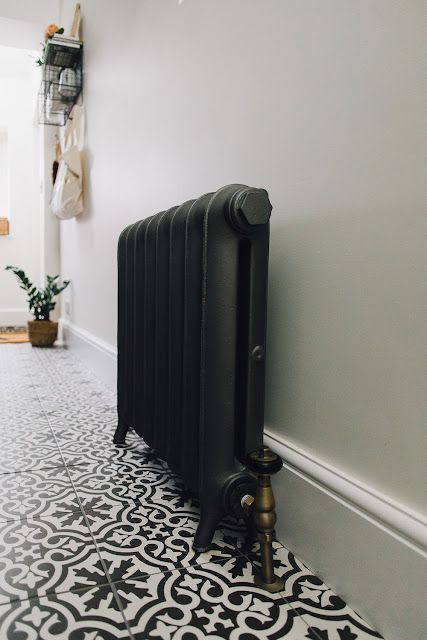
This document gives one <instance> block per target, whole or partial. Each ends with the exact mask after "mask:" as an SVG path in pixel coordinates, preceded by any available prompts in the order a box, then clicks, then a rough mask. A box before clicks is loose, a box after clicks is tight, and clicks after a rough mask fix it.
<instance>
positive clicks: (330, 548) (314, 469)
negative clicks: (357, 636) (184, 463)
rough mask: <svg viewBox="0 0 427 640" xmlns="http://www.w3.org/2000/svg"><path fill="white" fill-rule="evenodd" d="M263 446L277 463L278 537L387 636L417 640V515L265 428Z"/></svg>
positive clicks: (420, 532)
mask: <svg viewBox="0 0 427 640" xmlns="http://www.w3.org/2000/svg"><path fill="white" fill-rule="evenodd" d="M265 443H266V444H267V445H268V446H269V447H271V448H272V449H273V450H274V451H276V452H277V453H278V454H279V455H280V456H281V457H282V458H283V460H284V469H283V471H281V472H280V474H279V475H278V476H277V477H276V478H275V479H274V480H275V481H274V488H275V494H276V503H277V516H278V520H277V527H276V531H277V536H278V539H279V540H280V541H281V542H282V543H283V544H284V545H285V546H286V547H288V548H289V549H290V550H291V551H293V552H294V553H295V554H296V555H297V556H298V557H300V558H301V559H302V560H303V562H305V564H307V566H309V567H310V568H311V569H312V570H313V571H314V572H315V573H316V574H317V575H319V576H320V577H321V578H322V579H323V580H324V581H325V582H326V584H329V585H330V586H331V588H332V589H333V590H334V591H335V592H336V593H338V594H339V595H340V596H341V597H342V598H343V599H344V600H345V601H346V602H348V604H349V605H350V606H351V607H352V608H353V609H355V610H356V611H358V612H359V613H360V614H361V615H362V616H363V617H364V618H365V619H366V620H367V621H368V622H370V623H371V624H372V626H373V627H374V628H376V629H377V630H378V631H379V632H380V633H381V634H382V635H383V636H384V637H385V638H386V639H387V640H409V638H410V639H411V640H424V639H425V628H426V620H425V616H424V611H425V602H424V600H425V593H427V561H426V547H425V541H426V536H427V526H426V519H425V517H424V516H423V515H421V514H419V513H416V512H415V511H413V510H411V509H409V508H407V507H406V506H405V505H402V504H400V503H398V502H397V501H395V500H393V499H392V498H390V497H388V496H385V495H384V494H382V493H380V492H379V491H377V490H376V489H374V488H373V487H371V486H368V485H367V484H365V483H363V482H361V481H360V480H359V479H356V478H353V477H351V476H349V475H348V474H346V473H344V472H343V471H341V470H339V469H336V468H335V467H333V466H332V465H329V464H327V463H326V462H325V461H323V460H321V459H320V458H318V457H316V456H314V455H312V454H309V453H307V452H306V451H304V450H303V449H301V448H299V447H297V446H296V445H294V444H291V443H287V442H285V441H284V440H283V438H282V437H281V436H279V435H278V434H275V433H274V432H272V431H271V430H270V429H269V428H267V429H266V430H265ZM334 638H335V636H334Z"/></svg>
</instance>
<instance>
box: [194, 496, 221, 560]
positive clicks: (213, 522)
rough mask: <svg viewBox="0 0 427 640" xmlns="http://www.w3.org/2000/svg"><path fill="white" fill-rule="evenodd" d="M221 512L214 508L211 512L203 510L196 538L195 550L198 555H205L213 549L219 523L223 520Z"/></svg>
mask: <svg viewBox="0 0 427 640" xmlns="http://www.w3.org/2000/svg"><path fill="white" fill-rule="evenodd" d="M221 515H222V514H221V510H219V509H216V508H215V507H212V508H211V509H210V510H209V511H206V510H203V508H202V510H201V513H200V521H199V526H198V527H197V531H196V535H195V536H194V542H193V549H194V551H197V553H204V552H205V551H209V549H210V548H211V543H212V538H213V537H214V533H215V530H216V528H217V526H218V522H219V521H220V519H221Z"/></svg>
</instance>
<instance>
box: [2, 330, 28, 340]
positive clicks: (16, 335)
mask: <svg viewBox="0 0 427 640" xmlns="http://www.w3.org/2000/svg"><path fill="white" fill-rule="evenodd" d="M23 342H29V340H28V333H27V330H26V328H25V327H0V344H22V343H23Z"/></svg>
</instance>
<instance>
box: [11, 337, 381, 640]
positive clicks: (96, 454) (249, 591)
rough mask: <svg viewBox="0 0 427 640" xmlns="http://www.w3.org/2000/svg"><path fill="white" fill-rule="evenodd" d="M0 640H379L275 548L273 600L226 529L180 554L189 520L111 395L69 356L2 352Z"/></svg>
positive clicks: (182, 499) (187, 544) (177, 493)
mask: <svg viewBox="0 0 427 640" xmlns="http://www.w3.org/2000/svg"><path fill="white" fill-rule="evenodd" d="M0 376H1V378H0V379H1V384H0V402H1V415H0V497H1V499H0V638H1V639H2V640H3V639H8V640H36V639H38V638H40V639H42V640H53V639H62V638H64V639H65V638H69V639H70V640H107V639H116V638H134V639H135V640H143V639H144V640H145V639H147V640H149V639H154V640H155V639H158V638H160V639H162V640H170V639H172V638H174V639H182V640H190V639H193V638H197V639H202V638H203V639H205V638H206V639H212V640H213V639H217V638H230V639H231V640H235V639H237V638H240V639H243V640H263V639H267V638H268V639H271V640H275V639H278V638H287V640H297V639H298V640H303V639H306V638H308V639H309V640H362V639H363V640H367V639H368V638H379V637H380V636H379V635H378V634H377V633H376V632H375V631H373V630H372V629H371V628H370V627H369V626H368V625H367V624H366V623H365V622H364V621H363V620H362V618H360V617H359V616H358V615H357V614H356V613H354V611H352V610H351V609H350V608H349V607H348V606H347V605H346V604H345V603H344V602H343V601H342V600H341V599H340V598H339V597H338V596H336V595H335V594H334V593H333V592H332V591H331V590H330V589H329V588H328V587H327V586H326V585H325V584H323V583H322V581H321V580H319V579H318V578H317V577H316V576H314V575H313V574H312V573H311V572H310V571H309V570H308V569H307V568H306V567H305V566H304V565H303V564H302V563H301V562H300V561H299V560H297V559H296V558H295V557H294V556H293V555H292V554H291V553H290V552H289V551H287V550H286V549H285V548H284V547H283V546H281V545H279V544H277V545H276V564H277V572H278V573H279V574H281V575H283V576H284V578H285V588H284V590H283V592H282V593H277V594H274V595H269V594H268V593H266V592H264V591H262V590H260V589H258V588H257V587H255V586H254V583H253V573H254V565H255V564H256V561H257V556H256V554H255V553H254V552H253V550H250V549H247V547H246V546H245V542H244V536H243V531H242V529H241V528H240V527H239V526H238V525H237V524H235V523H233V522H232V521H229V522H224V523H223V526H222V528H221V530H220V531H218V533H217V534H216V536H215V539H214V544H213V546H212V549H211V551H209V552H208V553H203V554H196V553H194V552H193V551H192V549H191V543H192V538H193V534H194V531H195V528H196V525H197V520H198V510H197V506H195V505H194V504H193V503H192V502H191V501H190V500H189V499H188V497H187V496H186V493H185V489H184V487H183V486H182V485H181V483H180V481H179V478H177V477H175V476H174V475H173V474H172V473H171V471H170V470H169V469H168V468H167V466H166V465H165V464H164V463H162V462H161V461H159V460H153V459H151V458H150V456H149V455H148V450H147V448H146V447H145V445H144V443H143V442H142V441H141V440H140V439H139V438H138V437H137V436H136V435H135V434H129V436H128V444H127V446H126V447H116V446H114V445H113V444H112V436H113V432H114V428H115V424H116V412H115V398H114V394H113V393H112V392H111V391H109V390H107V389H106V388H105V387H103V385H102V384H101V383H100V382H99V381H98V380H96V379H95V378H93V377H92V376H91V375H90V374H89V373H88V372H87V371H86V370H85V369H84V368H83V366H82V365H81V364H80V363H79V362H78V361H77V360H75V359H74V358H73V357H72V356H71V355H70V354H69V353H68V352H67V351H65V350H61V349H51V350H43V349H32V348H31V347H30V346H29V345H27V344H26V345H2V346H1V347H0Z"/></svg>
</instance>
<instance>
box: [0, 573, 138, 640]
mask: <svg viewBox="0 0 427 640" xmlns="http://www.w3.org/2000/svg"><path fill="white" fill-rule="evenodd" d="M0 637H1V638H2V639H4V640H37V639H39V640H53V639H54V638H55V639H56V640H115V639H116V638H128V637H129V633H128V630H127V628H126V624H125V621H124V618H123V615H122V613H121V611H120V609H119V606H118V604H117V601H116V599H115V596H114V593H113V592H112V590H111V588H110V587H109V586H108V585H102V586H98V587H94V588H92V589H85V590H82V591H75V592H67V593H60V594H53V595H49V596H45V597H41V598H30V599H29V600H16V601H14V602H12V603H10V604H7V605H1V606H0Z"/></svg>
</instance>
